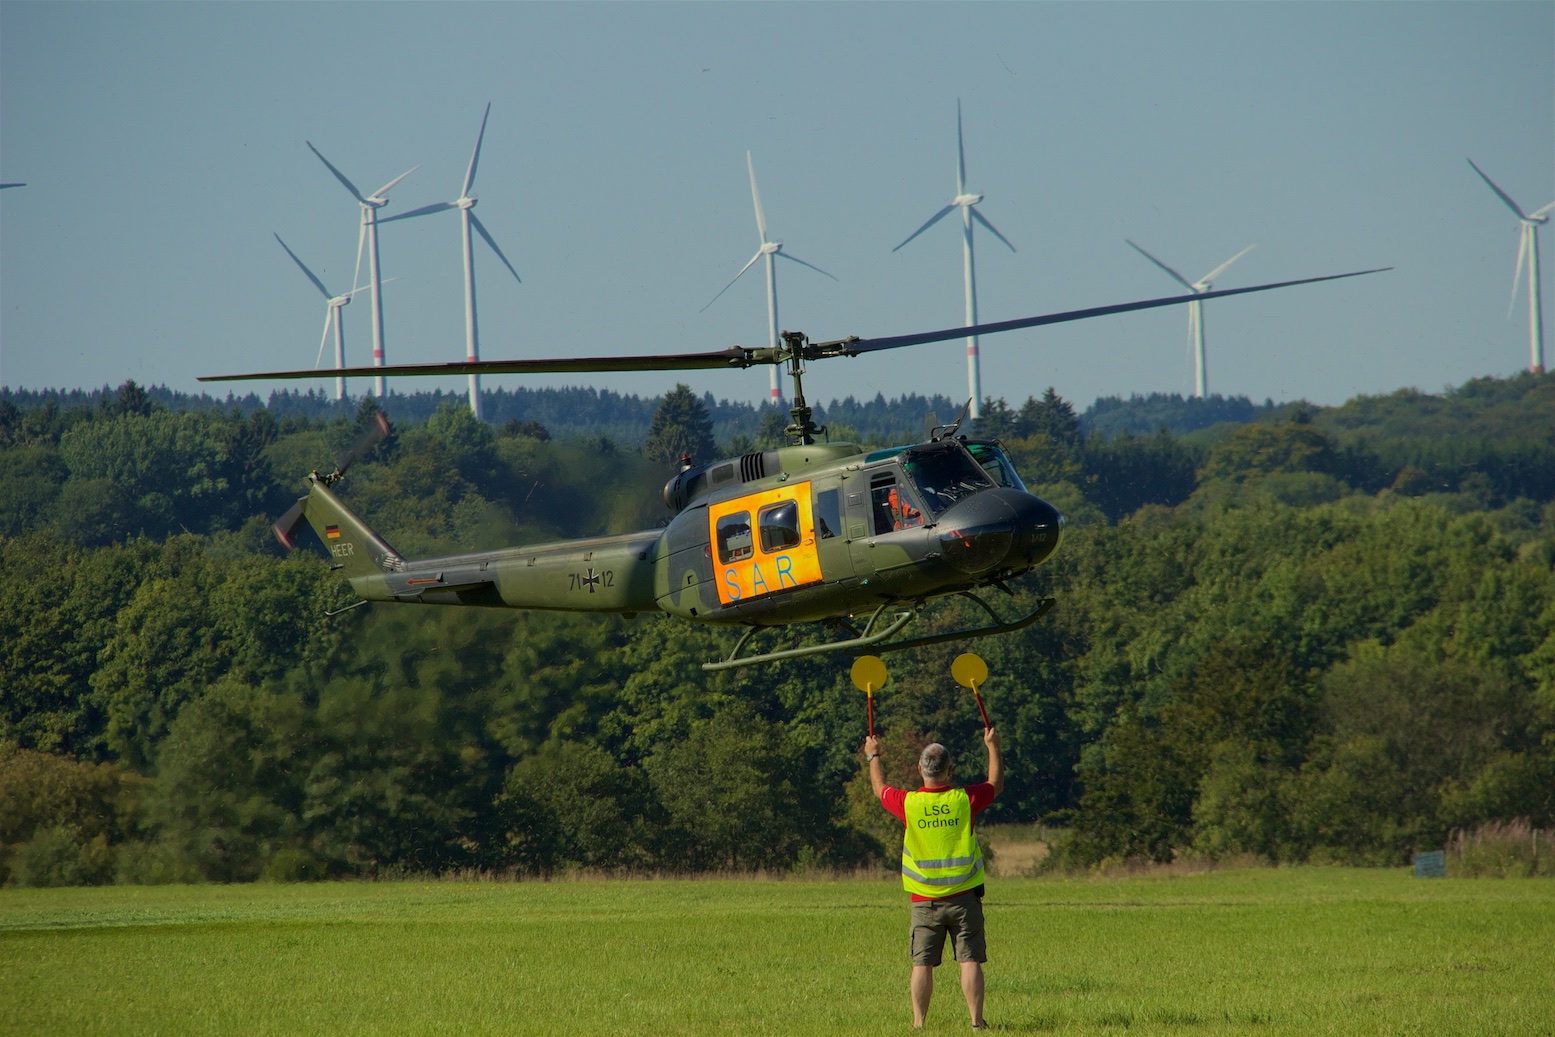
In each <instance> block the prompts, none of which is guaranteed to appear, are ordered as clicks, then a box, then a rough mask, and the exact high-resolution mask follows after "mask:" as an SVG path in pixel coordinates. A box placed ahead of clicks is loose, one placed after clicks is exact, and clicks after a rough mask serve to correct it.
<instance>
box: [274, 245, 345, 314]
mask: <svg viewBox="0 0 1555 1037" xmlns="http://www.w3.org/2000/svg"><path fill="white" fill-rule="evenodd" d="M272 233H274V232H273V231H272ZM275 240H276V241H281V236H280V235H279V234H276V235H275ZM281 247H282V248H284V249H286V254H287V255H288V256H291V257H292V262H293V263H296V264H297V265H298V266H299V267H301V268H302V272H303V273H305V274H307V275H308V280H310V281H312V282H313V287H315V288H317V289H318V290H319V294H320V295H322V296H324V298H326V299H331V298H333V296H331V295H330V294H329V289H328V288H325V287H324V282H323V281H320V280H319V279H318V278H317V277H315V276H314V275H313V271H312V270H309V269H308V264H306V263H304V262H303V261H302V260H300V259H298V258H297V253H295V252H293V251H292V250H291V249H290V248H289V247H288V246H287V244H286V242H284V241H281Z"/></svg>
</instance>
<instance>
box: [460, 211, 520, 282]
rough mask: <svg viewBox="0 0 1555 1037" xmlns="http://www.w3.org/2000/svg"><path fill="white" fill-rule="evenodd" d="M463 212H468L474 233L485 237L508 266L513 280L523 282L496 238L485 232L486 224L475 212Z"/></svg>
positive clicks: (498, 256) (503, 263)
mask: <svg viewBox="0 0 1555 1037" xmlns="http://www.w3.org/2000/svg"><path fill="white" fill-rule="evenodd" d="M465 212H467V213H469V215H470V226H472V227H474V228H475V230H476V233H478V234H479V235H480V236H481V237H482V238H485V239H486V244H488V245H490V246H491V250H492V251H493V252H495V253H496V254H497V258H498V259H500V260H502V265H503V266H505V267H507V268H508V273H510V274H512V275H513V280H515V281H517V282H518V283H519V284H523V283H524V279H523V278H522V277H519V276H518V271H517V270H514V269H513V264H512V263H509V262H508V257H507V256H504V255H503V254H502V249H500V248H498V247H497V239H496V238H494V237H492V236H491V234H490V233H488V232H487V230H486V225H485V224H484V223H482V222H481V218H480V217H479V216H477V215H475V213H473V212H470V210H468V209H466V210H465Z"/></svg>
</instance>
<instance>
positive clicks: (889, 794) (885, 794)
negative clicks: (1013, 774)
mask: <svg viewBox="0 0 1555 1037" xmlns="http://www.w3.org/2000/svg"><path fill="white" fill-rule="evenodd" d="M943 790H944V786H941V787H940V788H938V789H931V788H929V787H928V786H927V785H925V786H923V787H922V788H919V789H918V790H917V791H919V792H941V791H943ZM966 794H967V798H968V799H970V800H971V801H972V827H973V828H974V829H975V828H976V827H977V815H978V814H981V813H982V812H983V809H984V808H985V807H987V806H988V804H990V803H992V802H993V797H994V790H993V786H992V785H990V784H988V782H986V781H981V782H978V783H977V784H976V785H968V786H967V787H966ZM880 805H881V806H883V807H885V808H886V809H887V810H889V811H890V812H891V814H892V816H894V817H895V818H896V819H897V820H898V821H900V822H901V823H902V827H903V828H906V827H907V790H906V789H894V788H892V787H891V786H889V785H887V786H886V787H885V788H884V789H883V790H882V791H881V793H880ZM912 898H913V899H914V900H938V899H940V898H939V897H925V896H920V895H919V894H917V893H914V894H913V895H912Z"/></svg>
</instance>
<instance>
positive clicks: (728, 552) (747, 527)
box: [718, 511, 756, 565]
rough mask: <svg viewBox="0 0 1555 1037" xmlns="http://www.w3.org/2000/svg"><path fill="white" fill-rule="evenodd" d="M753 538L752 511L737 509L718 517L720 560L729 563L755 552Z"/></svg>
mask: <svg viewBox="0 0 1555 1037" xmlns="http://www.w3.org/2000/svg"><path fill="white" fill-rule="evenodd" d="M755 550H756V549H755V542H754V541H753V540H752V539H751V513H750V512H748V511H737V512H735V513H734V514H732V515H721V516H719V518H718V561H719V562H721V563H723V564H725V565H727V564H729V563H730V562H738V561H740V560H741V559H742V558H749V557H750V556H751V555H752V554H754V553H755Z"/></svg>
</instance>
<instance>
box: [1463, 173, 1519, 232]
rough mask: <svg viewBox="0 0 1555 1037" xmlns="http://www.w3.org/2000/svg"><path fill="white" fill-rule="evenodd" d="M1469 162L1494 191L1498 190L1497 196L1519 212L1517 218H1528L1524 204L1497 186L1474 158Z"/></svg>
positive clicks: (1514, 210) (1509, 207)
mask: <svg viewBox="0 0 1555 1037" xmlns="http://www.w3.org/2000/svg"><path fill="white" fill-rule="evenodd" d="M1468 163H1469V165H1470V166H1473V167H1474V172H1476V173H1478V174H1479V178H1480V179H1481V180H1483V181H1485V183H1487V184H1489V185H1490V189H1491V190H1492V191H1494V192H1496V197H1498V198H1500V199H1501V200H1502V201H1503V202H1505V203H1506V207H1507V208H1508V209H1511V210H1512V211H1513V212H1515V213H1517V218H1518V219H1520V220H1526V219H1527V218H1528V216H1527V215H1526V214H1525V213H1524V212H1523V210H1522V206H1520V205H1518V204H1517V203H1516V202H1514V201H1512V196H1511V195H1509V194H1507V193H1506V192H1505V191H1503V190H1501V188H1499V187H1497V186H1496V182H1495V181H1494V180H1492V179H1490V177H1488V176H1486V175H1485V171H1484V170H1483V169H1481V168H1479V167H1478V166H1475V165H1474V160H1473V159H1472V158H1471V159H1469V160H1468Z"/></svg>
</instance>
